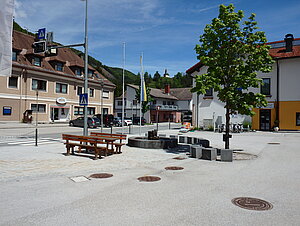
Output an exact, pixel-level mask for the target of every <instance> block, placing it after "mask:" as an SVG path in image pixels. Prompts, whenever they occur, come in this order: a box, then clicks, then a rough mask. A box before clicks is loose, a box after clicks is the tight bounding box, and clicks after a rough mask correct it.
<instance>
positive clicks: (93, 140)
mask: <svg viewBox="0 0 300 226" xmlns="http://www.w3.org/2000/svg"><path fill="white" fill-rule="evenodd" d="M62 139H63V140H66V141H67V142H68V141H69V140H71V141H80V142H87V143H91V144H106V142H103V141H102V140H101V139H100V138H97V137H91V136H79V135H72V134H62Z"/></svg>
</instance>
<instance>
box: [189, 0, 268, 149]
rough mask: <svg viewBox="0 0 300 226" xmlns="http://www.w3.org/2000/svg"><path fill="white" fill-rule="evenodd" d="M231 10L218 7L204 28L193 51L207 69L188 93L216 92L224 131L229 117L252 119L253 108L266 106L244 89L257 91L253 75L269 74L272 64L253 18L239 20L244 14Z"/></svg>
mask: <svg viewBox="0 0 300 226" xmlns="http://www.w3.org/2000/svg"><path fill="white" fill-rule="evenodd" d="M234 10H235V7H234V5H233V4H230V5H228V6H225V5H220V8H219V16H218V17H217V18H214V19H213V20H212V23H211V24H208V25H206V27H205V29H204V33H203V34H202V35H201V36H200V40H199V41H200V45H199V44H198V45H196V47H195V50H196V53H197V54H198V57H197V58H198V59H199V60H200V62H201V63H202V64H203V65H205V66H207V67H208V69H207V73H205V74H202V75H198V76H197V78H196V86H195V87H194V88H193V89H192V91H193V92H197V93H198V94H205V93H206V90H208V89H210V88H213V90H214V91H215V92H217V96H218V98H219V99H220V100H221V101H222V102H224V103H225V108H226V127H227V124H228V129H229V114H232V113H234V112H236V111H238V112H239V113H240V114H245V115H253V114H254V112H253V111H252V109H253V108H254V107H257V106H265V105H266V104H267V102H266V100H265V96H264V95H263V94H260V93H253V92H250V91H248V88H250V87H256V88H257V87H259V84H260V83H261V79H259V78H257V73H258V72H265V73H267V72H270V71H271V70H272V63H273V60H272V58H271V56H270V55H269V46H268V45H266V42H267V39H266V36H265V33H264V32H263V31H258V27H257V22H256V21H255V14H253V13H252V14H251V16H250V17H249V18H248V20H243V18H244V12H243V11H242V10H239V11H238V12H235V11H234ZM226 133H227V132H226ZM228 133H229V132H228ZM228 133H227V134H228ZM228 146H229V144H228Z"/></svg>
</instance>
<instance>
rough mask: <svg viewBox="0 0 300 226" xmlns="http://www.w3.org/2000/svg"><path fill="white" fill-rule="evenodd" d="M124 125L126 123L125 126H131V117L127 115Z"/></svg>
mask: <svg viewBox="0 0 300 226" xmlns="http://www.w3.org/2000/svg"><path fill="white" fill-rule="evenodd" d="M124 125H125V126H130V125H132V120H131V118H127V117H125V118H124Z"/></svg>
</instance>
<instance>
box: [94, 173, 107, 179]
mask: <svg viewBox="0 0 300 226" xmlns="http://www.w3.org/2000/svg"><path fill="white" fill-rule="evenodd" d="M112 176H113V175H112V174H110V173H95V174H92V175H90V176H89V177H90V178H97V179H98V178H100V179H103V178H109V177H112Z"/></svg>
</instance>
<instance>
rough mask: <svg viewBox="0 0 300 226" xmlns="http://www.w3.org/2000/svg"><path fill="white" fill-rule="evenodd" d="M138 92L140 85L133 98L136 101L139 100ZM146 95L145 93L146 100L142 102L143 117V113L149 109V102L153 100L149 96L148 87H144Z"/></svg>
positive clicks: (139, 91)
mask: <svg viewBox="0 0 300 226" xmlns="http://www.w3.org/2000/svg"><path fill="white" fill-rule="evenodd" d="M140 93H141V87H139V89H138V90H136V94H135V99H136V100H137V102H140ZM146 95H147V101H143V102H142V113H143V117H144V114H145V113H146V112H147V111H149V110H150V102H151V101H153V98H152V97H151V96H150V88H149V87H146Z"/></svg>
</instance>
